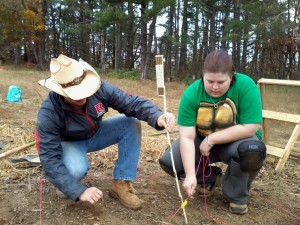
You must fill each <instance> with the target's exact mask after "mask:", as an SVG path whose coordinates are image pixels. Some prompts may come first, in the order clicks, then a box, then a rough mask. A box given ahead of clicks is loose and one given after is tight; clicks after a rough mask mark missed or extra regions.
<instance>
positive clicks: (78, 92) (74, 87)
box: [38, 54, 101, 100]
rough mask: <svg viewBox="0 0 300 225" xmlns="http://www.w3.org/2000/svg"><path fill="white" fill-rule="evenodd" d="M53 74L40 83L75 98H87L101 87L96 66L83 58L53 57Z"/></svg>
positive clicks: (51, 64) (51, 65)
mask: <svg viewBox="0 0 300 225" xmlns="http://www.w3.org/2000/svg"><path fill="white" fill-rule="evenodd" d="M50 72H51V76H50V77H49V78H47V79H43V80H40V81H39V82H38V83H39V84H40V85H42V86H44V87H46V88H48V89H50V90H52V91H54V92H56V93H58V94H60V95H62V96H65V97H69V98H71V99H73V100H79V99H83V98H87V97H89V96H91V95H92V94H94V93H95V92H96V91H97V90H98V89H99V87H100V84H101V80H100V77H99V75H98V74H97V72H96V71H95V70H94V68H93V67H92V66H91V65H89V64H88V63H86V62H84V61H83V60H81V59H79V61H77V60H75V59H71V58H69V57H67V56H65V55H62V54H61V55H59V56H58V58H53V59H51V62H50Z"/></svg>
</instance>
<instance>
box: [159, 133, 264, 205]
mask: <svg viewBox="0 0 300 225" xmlns="http://www.w3.org/2000/svg"><path fill="white" fill-rule="evenodd" d="M250 140H254V141H260V139H259V138H258V137H257V136H256V135H255V136H253V137H251V138H246V139H242V140H238V141H235V142H232V143H229V144H222V145H215V146H214V147H213V148H212V149H211V151H210V156H209V158H210V163H214V162H223V163H226V164H227V165H228V167H227V170H226V172H225V175H224V177H223V195H224V197H225V199H227V200H228V201H230V202H233V203H235V204H238V205H241V204H246V203H247V202H248V197H249V190H250V187H251V183H252V182H253V180H254V179H255V177H256V176H257V174H258V172H259V171H256V172H244V171H242V170H241V169H240V164H239V163H238V162H237V161H236V160H234V158H235V159H237V158H239V154H238V146H239V145H240V144H241V143H242V142H244V141H250ZM202 141H203V139H202V138H198V137H196V138H195V159H196V161H195V168H197V165H198V163H199V160H200V150H199V146H200V144H201V142H202ZM172 152H173V158H174V164H175V169H176V172H177V175H178V177H184V176H185V174H184V168H183V164H182V160H181V155H180V144H179V139H177V140H175V141H174V142H173V143H172ZM202 161H203V160H202ZM160 164H161V166H162V167H164V170H165V171H173V167H172V161H171V155H170V149H169V148H167V149H166V152H165V153H164V155H163V156H162V157H161V159H160ZM201 167H202V165H200V168H201ZM200 173H201V172H200ZM206 173H207V172H206ZM169 174H171V173H169ZM198 174H199V173H198ZM171 175H172V174H171Z"/></svg>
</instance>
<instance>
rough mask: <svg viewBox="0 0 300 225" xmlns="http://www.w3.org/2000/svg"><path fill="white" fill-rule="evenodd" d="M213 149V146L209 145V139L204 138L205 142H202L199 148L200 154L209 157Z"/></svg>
mask: <svg viewBox="0 0 300 225" xmlns="http://www.w3.org/2000/svg"><path fill="white" fill-rule="evenodd" d="M211 149H212V146H211V145H209V143H208V142H207V139H206V138H204V139H203V141H202V142H201V144H200V146H199V150H200V153H201V154H202V155H203V156H209V153H210V150H211Z"/></svg>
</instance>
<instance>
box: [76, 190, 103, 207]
mask: <svg viewBox="0 0 300 225" xmlns="http://www.w3.org/2000/svg"><path fill="white" fill-rule="evenodd" d="M101 198H103V193H102V191H100V190H99V189H98V188H96V187H89V188H87V189H85V191H84V192H82V193H81V194H80V195H79V200H80V201H83V202H89V203H91V204H95V203H96V202H98V200H99V199H101Z"/></svg>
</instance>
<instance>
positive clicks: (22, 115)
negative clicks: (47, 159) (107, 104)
mask: <svg viewBox="0 0 300 225" xmlns="http://www.w3.org/2000/svg"><path fill="white" fill-rule="evenodd" d="M48 76H49V73H48V72H40V71H32V70H16V69H13V68H9V69H8V70H2V71H0V115H1V116H0V137H1V140H2V141H3V142H4V143H5V146H4V150H3V151H7V150H10V149H13V148H15V147H19V146H22V145H24V144H26V143H29V142H31V141H32V140H34V134H33V131H34V128H35V121H36V115H37V111H38V108H39V106H40V104H41V102H42V100H43V99H44V98H45V96H46V95H47V94H48V90H47V89H46V88H43V87H40V86H39V85H38V84H37V81H38V80H39V79H43V78H46V77H48ZM101 78H102V79H103V80H105V81H107V82H109V83H111V84H114V85H116V86H118V87H119V88H120V89H122V90H124V91H126V92H127V93H131V94H134V95H139V96H142V97H145V98H147V99H150V100H151V101H152V102H154V103H155V104H157V105H158V106H159V107H160V108H161V109H162V110H163V107H164V104H163V98H162V97H160V96H158V95H157V90H156V82H154V81H149V80H142V81H132V80H125V79H116V78H112V77H109V76H101ZM10 85H18V86H20V88H21V90H22V92H23V101H22V102H21V103H8V102H6V101H5V97H6V94H7V90H8V88H9V86H10ZM185 88H186V86H185V85H184V84H183V83H180V82H172V83H166V96H167V110H168V111H170V112H172V113H174V114H175V115H177V109H178V104H179V101H180V97H181V95H182V93H183V91H184V89H185ZM272 91H273V92H274V95H272V93H270V92H272ZM298 91H299V89H298ZM298 96H299V93H298V92H296V91H295V90H294V89H293V90H292V91H290V90H280V91H278V90H277V89H270V90H269V92H268V96H266V97H267V99H268V107H269V109H273V110H274V109H277V110H279V111H282V110H283V109H285V110H288V111H292V112H293V113H298V114H300V112H299V110H300V106H299V104H300V102H299V100H298V99H299V97H298ZM285 99H288V101H286V100H285ZM297 100H298V101H297ZM279 103H280V104H279ZM284 104H286V106H284ZM297 104H298V105H297ZM277 106H278V107H277ZM115 114H117V112H116V111H114V110H110V111H109V112H108V113H107V114H106V115H105V117H108V116H111V115H115ZM274 124H275V123H274V122H273V121H272V122H271V123H270V125H269V126H270V129H271V131H272V132H271V134H272V137H271V139H272V140H276V141H277V142H279V143H280V144H278V145H281V147H282V145H284V144H285V143H286V142H287V139H288V138H289V135H290V133H291V129H292V128H291V127H290V126H289V125H288V124H277V125H276V124H275V125H274ZM175 130H178V129H177V127H175ZM142 131H143V137H142V153H141V158H142V159H143V160H146V161H157V160H158V158H159V157H160V155H161V154H162V153H163V152H164V150H165V148H166V147H167V145H168V144H167V140H166V135H157V134H159V132H157V131H156V130H155V129H153V128H151V127H149V126H148V125H147V124H146V123H145V122H142ZM177 136H178V133H177V132H175V133H173V134H172V135H171V138H172V140H174V139H175V138H177ZM298 146H299V140H298V145H297V146H296V147H297V148H298ZM116 148H117V147H116V146H111V147H110V148H107V149H105V150H103V151H101V152H95V153H91V154H90V155H89V158H90V161H91V165H92V168H97V167H106V168H112V167H113V166H114V161H115V160H116V159H117V154H116ZM0 153H1V152H0ZM35 153H36V150H35V147H31V148H28V149H26V150H24V151H22V152H20V153H18V154H15V155H14V156H13V157H19V156H22V155H26V154H35ZM2 162H3V163H1V164H0V171H1V172H0V176H1V177H2V176H8V174H9V176H12V177H11V178H14V179H15V178H16V177H18V176H23V175H24V170H22V172H18V169H16V167H15V165H12V164H10V163H9V162H8V161H6V160H2ZM18 166H20V165H18ZM8 171H10V173H8Z"/></svg>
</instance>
